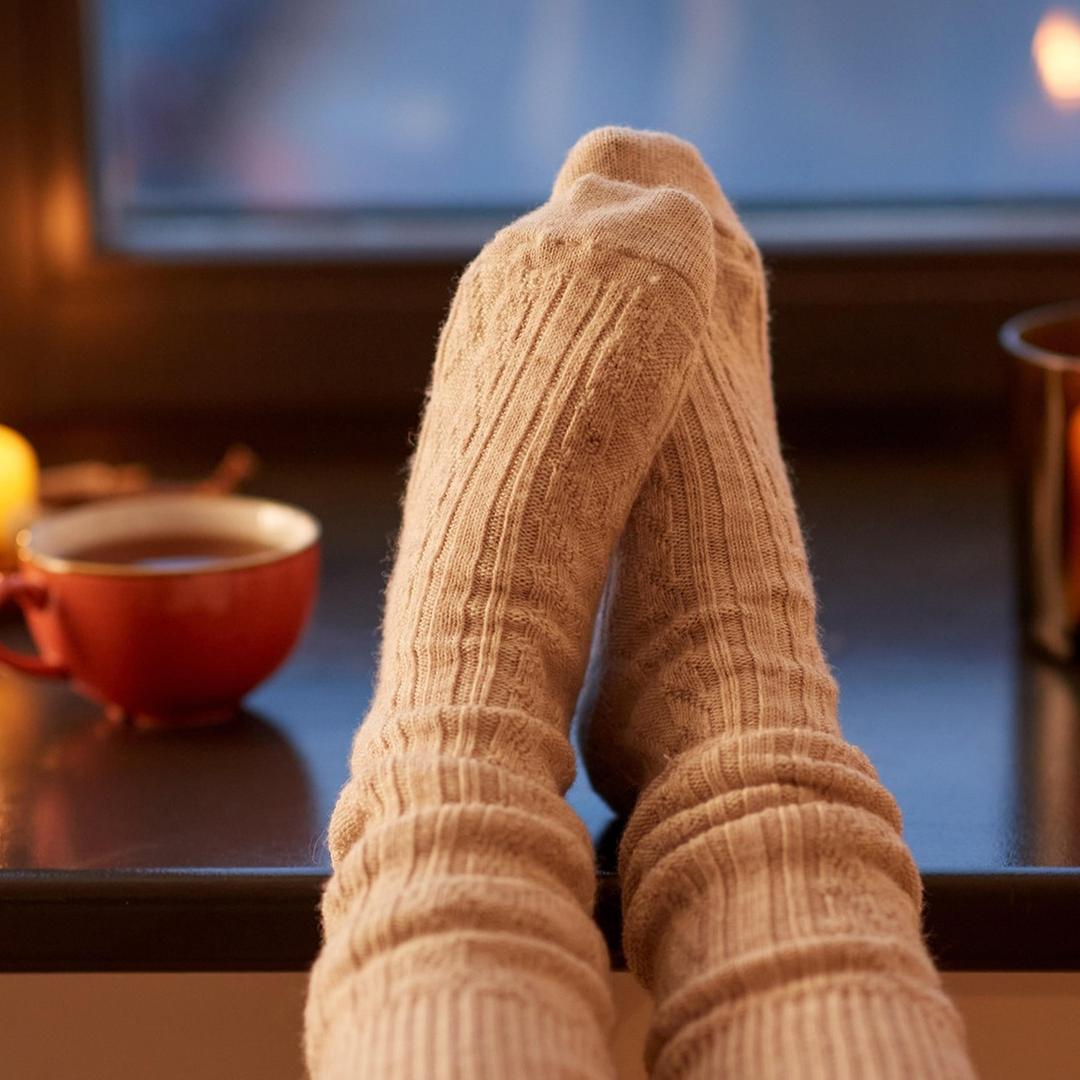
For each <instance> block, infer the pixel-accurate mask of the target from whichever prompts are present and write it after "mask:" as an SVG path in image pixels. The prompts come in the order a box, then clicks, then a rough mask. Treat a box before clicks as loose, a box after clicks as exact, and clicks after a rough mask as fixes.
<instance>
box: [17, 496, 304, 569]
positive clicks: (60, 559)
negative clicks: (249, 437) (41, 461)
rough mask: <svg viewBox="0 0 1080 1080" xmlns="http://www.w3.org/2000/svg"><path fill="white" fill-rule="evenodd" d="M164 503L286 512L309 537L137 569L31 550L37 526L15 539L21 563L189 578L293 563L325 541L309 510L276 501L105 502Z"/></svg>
mask: <svg viewBox="0 0 1080 1080" xmlns="http://www.w3.org/2000/svg"><path fill="white" fill-rule="evenodd" d="M163 499H167V500H173V499H176V500H185V501H189V500H190V501H192V502H205V503H207V504H209V503H211V502H216V503H217V504H218V505H221V504H222V503H226V502H229V503H233V504H235V503H245V504H247V505H248V506H249V507H250V506H254V505H255V504H258V505H259V506H260V507H266V508H269V509H272V510H274V511H277V512H279V513H280V512H285V513H288V514H290V515H292V516H295V517H296V518H298V519H299V520H301V521H302V522H303V525H304V526H305V527H306V529H307V535H306V536H305V538H304V540H303V542H301V543H294V544H291V545H282V546H281V547H275V548H274V550H272V551H268V552H266V553H259V554H257V555H239V556H233V557H232V558H230V557H228V556H225V557H223V558H221V559H215V560H213V561H212V562H206V563H199V564H198V565H196V566H189V567H186V568H175V569H174V568H168V569H163V568H160V567H146V566H136V565H133V564H130V563H128V564H122V565H119V564H116V563H99V562H91V561H89V560H83V559H69V558H66V557H64V556H60V555H47V554H45V553H43V552H41V551H36V550H34V549H33V548H32V547H31V544H32V543H33V540H34V530H35V528H36V527H37V525H38V523H35V524H34V525H30V526H29V527H27V528H25V529H20V530H19V533H18V534H17V536H16V537H15V546H16V550H17V554H18V560H19V562H20V564H25V563H29V564H30V565H31V566H37V567H40V568H41V569H42V570H48V571H50V572H51V573H54V574H92V575H94V576H107V577H127V578H132V577H186V576H189V575H192V574H220V573H223V572H228V571H232V570H248V569H250V568H252V567H255V566H265V565H267V564H269V563H275V562H279V561H281V560H282V559H291V558H292V557H293V556H295V555H300V554H302V553H303V552H305V551H309V550H310V549H311V548H313V547H314V546H315V545H316V544H318V543H319V541H320V539H321V538H322V525H321V524H320V522H319V519H318V518H317V517H315V516H314V515H313V514H310V513H308V512H307V511H306V510H302V509H301V508H300V507H298V506H291V505H289V504H288V503H283V502H278V501H276V500H274V499H261V498H257V497H253V496H249V495H200V494H196V493H185V494H183V495H169V494H160V495H146V496H125V497H123V498H118V499H115V500H107V501H106V502H107V503H109V504H112V506H115V507H120V506H123V507H125V508H127V509H131V508H132V507H133V506H134V505H135V504H137V503H150V504H151V505H152V503H153V502H154V501H156V500H163ZM103 508H104V507H103V504H102V503H100V502H99V503H96V504H92V505H87V506H80V507H76V508H74V509H72V510H61V511H60V512H58V513H57V514H50V515H49V517H48V518H47V519H45V520H44V521H43V522H41V524H45V523H46V521H47V522H55V521H56V520H57V519H59V518H68V517H70V516H74V515H79V514H90V513H94V512H97V511H100V510H101V509H103Z"/></svg>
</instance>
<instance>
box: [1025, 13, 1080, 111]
mask: <svg viewBox="0 0 1080 1080" xmlns="http://www.w3.org/2000/svg"><path fill="white" fill-rule="evenodd" d="M1031 55H1032V56H1033V57H1034V58H1035V67H1036V68H1037V69H1038V71H1039V78H1040V79H1042V84H1043V89H1044V90H1045V91H1046V96H1047V97H1048V98H1049V99H1050V100H1051V101H1052V102H1053V103H1054V104H1055V105H1058V106H1060V107H1062V108H1071V109H1078V108H1080V17H1078V16H1076V15H1074V14H1073V13H1072V12H1070V11H1064V10H1062V9H1060V8H1059V9H1056V10H1053V11H1048V12H1047V13H1046V14H1045V15H1044V16H1043V17H1042V19H1041V20H1040V22H1039V25H1038V28H1037V29H1036V31H1035V36H1034V38H1032V40H1031Z"/></svg>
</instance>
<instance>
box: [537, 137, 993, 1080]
mask: <svg viewBox="0 0 1080 1080" xmlns="http://www.w3.org/2000/svg"><path fill="white" fill-rule="evenodd" d="M590 171H593V172H603V173H604V174H605V175H608V176H613V177H619V178H622V179H625V180H628V181H633V182H635V183H637V184H641V185H646V186H647V185H649V184H650V183H654V182H663V183H669V184H670V183H673V182H678V183H680V184H682V185H683V186H684V187H685V188H686V190H688V191H690V192H693V193H694V194H695V195H696V196H697V197H698V198H699V199H700V200H701V201H702V202H703V203H704V204H705V205H706V206H707V207H708V208H709V210H710V212H711V213H712V215H713V218H714V222H715V243H716V257H717V277H716V289H715V294H714V297H713V302H712V318H711V320H710V323H709V326H708V328H707V330H706V333H705V338H704V345H703V350H704V354H705V363H704V364H703V365H702V366H701V367H700V368H699V369H698V370H697V372H696V373H695V375H694V378H693V380H692V382H691V387H690V392H689V395H688V397H687V400H686V403H685V405H684V406H683V408H682V410H681V411H680V413H679V415H678V417H677V419H676V422H675V426H674V428H673V429H672V433H671V435H670V436H669V438H668V439H667V441H666V442H665V444H664V446H663V449H662V450H661V452H660V454H659V456H658V459H657V461H656V464H655V467H654V468H653V470H652V472H651V474H650V476H649V477H648V480H647V482H646V487H645V489H644V490H643V492H642V494H641V496H640V498H639V499H638V500H637V503H636V504H635V506H634V509H633V512H632V516H631V520H630V522H629V525H628V528H627V531H626V535H625V537H624V540H623V542H622V544H621V546H620V548H619V551H618V553H617V556H616V562H615V567H614V569H613V577H612V582H611V587H610V589H609V593H608V598H607V602H606V612H605V614H606V617H607V624H606V625H607V630H606V634H607V640H606V656H607V670H606V672H605V674H604V678H603V681H602V683H601V691H600V696H599V701H598V704H597V707H596V712H595V715H594V716H593V719H592V722H591V725H590V727H589V729H588V732H587V736H586V760H587V763H588V766H589V771H590V775H591V777H592V779H593V781H594V783H595V785H596V786H597V788H598V789H599V790H600V791H601V792H602V793H603V794H604V795H605V796H606V797H607V799H608V800H609V801H610V802H611V804H612V805H613V806H615V807H617V808H620V809H623V810H629V809H630V808H631V807H632V806H634V804H635V799H636V806H635V808H634V810H633V814H632V816H631V818H630V821H629V824H628V826H627V829H626V832H625V835H624V839H623V842H622V847H621V851H620V873H621V880H622V889H623V904H624V913H625V945H626V952H627V956H628V958H629V962H630V964H631V966H632V968H633V969H634V970H635V971H636V972H637V974H638V975H639V976H641V978H642V979H643V980H644V981H645V983H646V984H647V985H648V986H650V987H651V988H652V990H653V991H654V994H655V998H656V1004H657V1011H656V1016H655V1021H654V1024H653V1028H652V1031H651V1034H650V1039H649V1045H648V1060H649V1063H650V1067H651V1069H652V1073H653V1076H654V1077H658V1078H665V1080H667V1078H676V1077H679V1078H682V1077H702V1078H704V1077H720V1076H724V1077H776V1078H780V1077H783V1078H786V1080H793V1078H796V1077H803V1076H807V1077H810V1076H812V1077H830V1078H832V1077H859V1078H879V1077H898V1078H900V1077H903V1078H911V1077H920V1078H926V1077H968V1076H971V1075H972V1071H971V1067H970V1064H969V1062H968V1058H967V1055H966V1051H965V1048H964V1041H963V1034H962V1029H961V1024H960V1022H959V1019H958V1016H957V1014H956V1012H955V1010H954V1009H953V1007H952V1005H951V1003H950V1002H949V1001H948V999H947V998H946V997H945V995H944V993H943V992H942V990H941V987H940V984H939V979H938V976H937V973H936V971H935V970H934V967H933V964H932V962H931V960H930V958H929V956H928V954H927V951H926V948H925V947H924V944H923V941H922V938H921V933H920V904H921V883H920V879H919V875H918V872H917V870H916V867H915V865H914V863H913V861H912V858H911V855H910V853H909V852H908V849H907V847H906V846H905V845H904V844H903V842H902V841H901V839H900V828H901V822H900V814H899V811H898V809H897V807H896V804H895V802H894V801H893V799H892V797H891V796H890V795H889V793H888V792H887V791H886V790H885V789H884V788H883V787H882V785H881V783H880V782H879V780H878V778H877V776H876V774H875V772H874V769H873V768H872V766H871V765H870V763H869V761H868V760H867V759H866V758H865V756H864V755H863V754H862V753H860V752H859V751H858V750H857V749H856V748H855V747H853V746H851V745H850V744H849V743H847V742H845V741H844V740H843V738H842V737H841V734H840V729H839V726H838V723H837V716H836V693H835V686H834V683H833V680H832V678H831V676H830V673H829V670H828V667H827V665H826V663H825V660H824V657H823V656H822V652H821V648H820V646H819V643H818V636H817V630H816V625H815V597H814V591H813V586H812V583H811V580H810V574H809V571H808V568H807V563H806V556H805V553H804V548H803V542H802V536H801V533H800V529H799V525H798V520H797V518H796V513H795V507H794V503H793V500H792V495H791V491H790V487H789V484H788V478H787V474H786V471H785V468H784V464H783V461H782V459H781V454H780V447H779V442H778V438H777V433H776V426H775V417H774V409H773V401H772V390H771V378H770V365H769V356H768V343H767V330H766V305H765V287H764V279H763V275H762V269H761V263H760V259H759V257H758V254H757V251H756V249H755V248H754V245H753V243H752V242H751V241H750V239H749V238H748V237H747V235H746V234H745V232H744V231H743V229H742V228H741V227H740V225H739V223H738V220H737V219H736V217H735V214H734V212H733V211H732V209H731V207H730V206H729V204H728V203H727V201H726V200H725V199H724V197H723V195H722V194H721V192H720V189H719V188H718V187H717V185H716V182H715V180H714V179H713V177H712V174H711V173H710V172H709V170H708V169H707V167H706V166H705V165H704V163H703V162H702V161H701V159H700V157H699V156H698V154H697V152H696V151H695V150H694V149H693V147H691V146H689V145H687V144H685V143H683V142H680V141H679V140H676V139H673V138H671V137H668V136H663V135H654V136H652V137H651V138H643V137H642V136H640V135H636V134H634V135H631V134H630V133H627V132H623V131H620V130H618V129H609V130H606V131H600V132H596V133H593V134H592V135H590V136H587V137H586V139H585V140H584V141H583V142H582V143H581V144H579V146H578V147H577V148H576V150H575V152H574V154H572V155H571V160H570V162H569V163H568V166H567V168H566V169H564V172H563V174H562V175H561V176H560V179H559V181H558V183H557V185H556V190H560V189H562V188H569V187H572V185H573V183H575V182H576V178H577V177H578V176H579V175H581V174H582V173H587V172H590ZM673 177H677V178H678V180H674V179H673Z"/></svg>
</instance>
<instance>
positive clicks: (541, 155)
mask: <svg viewBox="0 0 1080 1080" xmlns="http://www.w3.org/2000/svg"><path fill="white" fill-rule="evenodd" d="M89 11H90V16H89V26H88V31H89V33H88V42H89V48H90V53H91V61H92V62H91V64H90V66H89V67H90V78H91V80H92V87H91V89H92V94H91V101H92V102H93V109H94V112H95V116H94V118H93V119H94V123H93V125H92V130H93V131H94V132H95V149H94V160H95V166H96V171H97V177H96V179H97V184H96V191H97V198H98V219H99V229H100V232H101V235H102V237H103V239H104V241H105V242H106V244H108V245H111V246H114V247H120V248H125V247H126V248H129V249H133V250H137V249H139V248H141V247H153V246H154V237H155V236H157V237H158V238H159V240H160V242H161V243H162V244H163V245H164V246H166V247H168V246H169V245H170V244H172V245H173V246H174V247H176V248H178V249H181V250H183V249H190V250H204V249H205V250H209V251H213V250H215V249H217V248H222V247H228V246H229V245H230V244H236V245H239V246H244V245H247V246H254V247H256V248H258V247H265V248H267V249H273V248H274V247H275V245H277V244H282V245H285V246H288V245H289V244H290V243H293V242H294V241H295V237H296V235H297V231H296V230H297V228H298V227H299V228H300V229H301V232H303V230H304V228H306V229H307V232H306V233H304V235H306V236H308V238H309V239H308V242H309V244H310V245H311V246H313V247H319V246H320V245H321V244H323V243H325V244H328V245H331V246H332V245H333V243H334V242H335V238H336V237H340V236H341V235H343V232H342V230H344V231H345V232H348V228H352V227H354V226H355V227H356V228H359V229H360V232H361V233H362V232H363V229H362V228H361V227H360V226H361V225H362V224H363V223H364V222H366V223H367V226H366V227H367V228H368V229H369V232H370V230H374V231H373V232H370V236H369V239H370V237H371V236H373V237H374V238H375V242H378V241H379V238H380V237H381V238H382V239H383V241H385V243H387V244H389V245H390V246H393V244H394V243H395V242H396V241H395V236H397V237H398V238H399V239H401V237H405V240H404V241H403V242H404V243H405V244H406V245H407V244H408V235H410V234H408V233H407V232H406V233H402V232H401V231H400V229H399V231H398V232H397V233H395V232H394V231H393V229H389V231H386V229H387V228H389V226H386V228H384V229H383V231H380V226H379V224H378V223H379V222H383V223H384V224H385V223H390V224H393V223H394V222H397V223H398V225H399V226H401V223H402V222H405V223H411V224H408V228H409V229H411V230H412V234H411V235H412V238H413V242H415V241H416V237H417V236H419V237H423V236H424V235H426V234H427V233H432V234H433V233H434V231H436V230H437V229H439V228H443V229H445V227H446V222H448V221H449V222H453V221H454V220H460V221H463V222H468V220H470V217H471V216H476V215H482V214H483V213H485V212H489V211H494V212H496V213H500V212H501V213H502V214H503V216H505V215H507V214H509V213H510V212H512V211H513V210H516V209H518V208H520V207H524V206H528V205H531V204H535V203H536V202H538V201H539V200H541V199H542V198H543V197H544V193H545V189H546V187H547V185H548V184H549V183H550V180H551V178H552V176H553V174H554V172H555V170H556V169H557V167H558V164H559V162H560V160H561V158H562V156H563V154H564V153H565V151H566V149H567V148H568V147H569V146H570V145H571V144H572V143H573V141H574V140H575V138H577V136H579V135H580V134H581V133H582V132H584V131H586V130H587V129H589V128H591V127H593V126H596V125H598V124H606V123H619V124H630V125H634V126H638V127H651V128H660V129H665V130H670V131H674V132H676V133H677V134H679V135H682V136H684V137H686V138H688V139H691V140H693V141H694V142H696V143H697V144H698V146H699V147H700V148H701V150H702V152H703V153H704V155H705V157H706V158H707V160H708V161H709V162H710V163H711V164H712V166H713V168H714V169H715V171H716V172H717V174H718V175H719V177H720V179H721V181H722V182H723V183H724V185H725V187H726V188H727V189H728V191H729V192H730V194H731V195H732V196H733V197H734V198H735V200H736V201H737V202H738V203H739V204H741V205H743V206H747V205H749V206H754V205H759V206H760V205H785V206H787V205H796V206H801V205H808V206H827V205H830V204H839V203H859V204H875V203H877V204H880V203H897V202H920V203H926V202H934V203H941V202H944V201H959V202H968V203H970V202H973V201H979V200H1076V199H1078V198H1080V89H1078V90H1077V94H1076V98H1075V100H1074V99H1070V97H1069V90H1068V73H1067V72H1066V74H1065V92H1064V94H1063V95H1062V94H1060V93H1059V95H1058V99H1057V100H1055V99H1054V98H1053V97H1052V96H1051V95H1050V94H1049V93H1048V91H1047V89H1046V88H1045V87H1044V85H1043V82H1042V81H1041V80H1040V77H1039V73H1038V71H1037V68H1036V65H1035V64H1034V63H1033V58H1032V43H1033V36H1034V35H1035V32H1036V28H1037V27H1038V25H1039V23H1040V20H1041V19H1043V18H1044V16H1046V14H1047V4H1046V3H1043V2H1037V0H1009V2H1001V3H986V0H947V2H942V0H907V3H903V4H874V3H866V2H865V0H664V2H657V0H460V2H456V3H424V2H420V0H184V2H183V3H172V4H166V3H159V2H147V0H98V2H97V3H95V4H93V5H92V6H91V7H90V9H89ZM1071 17H1072V18H1073V19H1074V23H1072V24H1070V23H1069V18H1070V15H1069V12H1068V10H1067V9H1066V10H1065V11H1064V12H1063V13H1061V15H1060V18H1062V19H1063V20H1064V25H1065V26H1066V29H1067V27H1068V26H1069V25H1074V26H1075V28H1076V35H1077V36H1076V40H1075V41H1074V42H1073V47H1074V54H1073V60H1074V61H1075V62H1076V63H1077V64H1078V65H1080V59H1077V57H1076V50H1080V10H1075V11H1074V12H1073V13H1072V16H1071ZM1066 37H1067V34H1066ZM1059 45H1061V43H1060V42H1059ZM1069 48H1070V46H1069V43H1068V41H1067V40H1066V41H1065V42H1064V44H1063V45H1061V47H1060V48H1059V49H1058V53H1059V54H1060V55H1061V56H1064V57H1065V59H1064V61H1060V60H1059V66H1060V63H1065V65H1066V66H1067V65H1068V63H1069V59H1068V58H1069V55H1070V54H1069ZM1062 49H1064V52H1062ZM1077 72H1078V74H1077V76H1076V77H1077V79H1078V80H1080V67H1078V68H1077ZM1059 89H1060V87H1059ZM230 221H231V222H232V223H233V224H232V225H230V224H229V222H230ZM237 223H241V224H240V225H237ZM298 223H299V225H298ZM358 223H359V224H358ZM155 230H156V231H155ZM170 238H171V239H170ZM290 238H292V239H290Z"/></svg>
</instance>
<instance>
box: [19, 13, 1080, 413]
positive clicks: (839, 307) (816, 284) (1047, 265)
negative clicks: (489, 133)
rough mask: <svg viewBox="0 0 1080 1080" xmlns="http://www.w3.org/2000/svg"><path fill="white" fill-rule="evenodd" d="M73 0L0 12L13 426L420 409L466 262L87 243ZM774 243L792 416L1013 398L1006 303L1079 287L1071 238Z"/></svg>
mask: <svg viewBox="0 0 1080 1080" xmlns="http://www.w3.org/2000/svg"><path fill="white" fill-rule="evenodd" d="M80 14H81V5H80V4H79V2H78V0H50V2H49V3H41V2H40V0H9V3H8V4H5V5H3V6H2V8H0V126H2V129H3V130H4V131H5V132H6V133H7V134H6V136H5V138H4V139H3V140H0V196H2V200H0V327H2V329H0V347H2V350H3V360H2V361H0V400H2V401H3V403H4V413H5V414H6V418H10V419H11V420H12V421H15V422H18V421H23V420H29V421H31V422H32V421H34V420H37V419H41V418H52V419H55V418H68V417H70V418H79V417H85V416H87V415H94V416H95V417H98V418H99V419H100V418H107V417H117V418H119V417H129V416H132V415H144V414H146V413H162V414H164V413H170V414H184V413H192V412H200V413H203V414H213V413H221V414H229V413H235V412H239V411H247V412H250V411H256V412H260V413H262V414H267V415H277V414H281V415H284V414H297V413H304V414H310V413H312V412H313V411H321V412H325V413H335V414H339V415H340V414H349V415H352V416H359V415H364V414H367V415H371V414H382V415H387V414H391V413H400V414H402V415H410V414H412V413H414V412H415V409H416V406H417V403H418V402H419V400H420V397H421V394H422V392H423V387H424V384H425V382H426V379H427V372H428V367H429V365H430V359H431V355H432V349H433V345H434V341H435V337H436V334H437V331H438V326H439V323H440V321H441V319H442V317H443V313H444V311H445V309H446V306H447V303H448V301H449V298H450V294H451V291H452V288H453V283H454V280H455V277H456V276H457V274H458V273H459V272H460V270H461V266H462V264H463V261H464V258H465V257H466V256H465V255H463V256H462V257H461V258H457V259H455V258H446V259H441V260H434V261H433V260H427V261H405V260H395V261H374V260H370V259H359V258H357V259H355V260H351V261H350V260H343V259H341V258H340V257H336V258H334V259H333V260H328V261H325V262H324V261H312V260H304V261H295V260H293V261H290V260H289V259H287V258H281V259H269V260H268V259H261V260H259V261H251V260H238V259H213V260H205V261H204V260H194V259H185V260H176V259H174V260H166V259H148V258H134V257H127V256H124V255H121V254H116V253H108V252H103V251H101V250H99V249H98V247H97V246H96V244H95V242H94V237H93V228H92V214H91V170H90V168H89V163H88V160H87V154H86V150H85V147H86V144H87V139H86V134H87V133H86V120H85V109H84V104H83V79H82V72H81V65H82V55H81V52H82V50H81V44H80V32H79V27H80ZM1009 245H1010V246H1011V249H1010V246H1006V245H1002V246H1000V247H997V248H995V249H993V250H965V249H964V246H963V245H959V246H956V247H955V248H949V247H937V248H936V249H935V250H924V251H921V252H920V251H917V250H907V251H904V250H897V249H895V248H892V249H890V248H888V247H886V248H883V249H881V250H865V249H864V250H860V249H858V248H852V247H837V248H834V249H832V250H816V251H815V250H803V251H801V252H800V251H798V250H791V249H785V248H784V246H783V245H782V244H781V243H772V244H769V245H766V247H765V253H766V259H767V263H768V264H769V268H770V275H771V303H772V308H773V333H774V353H775V361H776V363H775V368H776V373H777V384H778V394H779V397H780V401H781V407H782V409H786V410H788V411H789V412H800V413H803V414H805V415H813V416H817V417H833V416H834V415H835V414H836V413H842V414H843V415H844V416H845V417H846V418H847V419H848V421H849V422H850V421H851V420H852V419H853V418H863V419H868V418H875V419H873V420H869V419H868V422H870V423H874V424H876V423H877V422H878V420H877V419H876V418H877V417H879V415H881V414H885V413H903V412H905V411H909V410H911V409H912V408H919V409H922V410H924V411H925V410H934V411H939V410H949V411H951V412H957V411H964V410H969V411H971V412H972V413H973V414H976V413H978V414H980V415H982V414H983V413H984V412H985V410H987V409H988V408H992V407H994V405H995V403H1000V401H1001V399H1002V396H1003V395H1002V388H1003V386H1004V372H1005V364H1004V361H1003V359H1002V358H1001V357H1000V356H999V355H998V352H997V349H996V346H995V340H994V334H995V330H996V327H997V326H998V325H999V324H1000V322H1001V321H1003V320H1004V319H1005V318H1006V317H1007V316H1008V315H1010V314H1012V313H1014V312H1016V311H1017V310H1020V309H1023V308H1025V307H1028V306H1033V305H1035V304H1039V303H1049V302H1052V301H1057V300H1062V299H1068V298H1075V297H1076V296H1077V295H1078V294H1080V251H1078V250H1077V248H1075V247H1069V246H1062V245H1061V244H1049V243H1047V244H1045V245H1043V246H1041V247H1040V246H1032V245H1030V244H1029V245H1021V244H1018V243H1016V242H1015V241H1011V242H1009Z"/></svg>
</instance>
